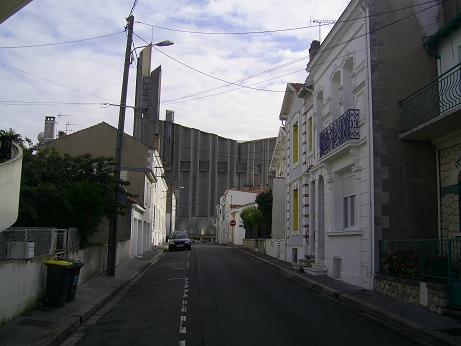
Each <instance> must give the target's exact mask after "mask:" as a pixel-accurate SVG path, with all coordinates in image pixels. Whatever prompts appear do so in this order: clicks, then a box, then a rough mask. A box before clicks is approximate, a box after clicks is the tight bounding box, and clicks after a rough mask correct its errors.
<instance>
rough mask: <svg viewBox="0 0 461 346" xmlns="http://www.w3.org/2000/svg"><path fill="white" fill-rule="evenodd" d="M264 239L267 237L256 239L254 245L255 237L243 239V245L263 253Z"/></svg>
mask: <svg viewBox="0 0 461 346" xmlns="http://www.w3.org/2000/svg"><path fill="white" fill-rule="evenodd" d="M266 240H267V239H258V243H257V245H256V239H243V247H246V248H249V249H252V250H256V249H258V252H261V253H263V254H265V253H266Z"/></svg>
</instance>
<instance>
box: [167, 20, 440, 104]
mask: <svg viewBox="0 0 461 346" xmlns="http://www.w3.org/2000/svg"><path fill="white" fill-rule="evenodd" d="M434 24H436V22H435V21H434V22H431V23H429V24H427V25H424V26H423V27H424V28H425V27H428V26H431V25H434ZM410 32H411V33H414V32H417V33H418V34H419V33H420V28H417V29H415V30H412V31H410ZM410 32H407V33H405V34H399V35H398V36H393V37H390V38H389V39H387V40H384V41H382V43H385V42H390V41H394V40H395V39H396V38H397V37H402V36H407V35H408V34H409V33H410ZM367 49H368V48H367V47H366V48H362V49H357V50H355V51H352V52H348V53H346V54H344V55H340V56H337V57H335V58H333V59H329V60H324V61H322V62H319V63H316V64H313V65H311V67H316V66H321V65H325V64H328V63H330V62H333V61H335V60H338V59H342V58H345V57H347V56H350V55H352V54H355V53H358V52H361V51H364V50H367ZM301 71H305V68H303V69H301V70H297V71H294V72H291V73H287V74H286V75H281V76H277V77H274V78H273V79H277V78H281V77H284V76H288V75H291V74H294V73H297V72H301ZM261 74H263V73H259V74H257V75H261ZM246 79H250V78H243V79H242V80H246ZM270 80H272V78H271V79H267V80H263V81H261V82H257V83H254V84H250V86H252V85H255V84H259V83H264V82H268V81H270ZM226 87H229V85H227V84H226V85H222V86H219V87H215V88H212V89H207V90H204V91H201V92H197V93H195V94H190V95H186V96H183V97H179V98H176V99H171V100H166V101H163V102H161V103H162V104H167V105H170V104H177V103H184V102H189V101H195V100H200V99H204V98H208V97H213V96H218V95H223V94H227V93H230V92H234V91H237V90H240V89H242V88H240V87H239V88H234V89H231V90H225V91H222V92H219V93H214V94H209V95H204V96H201V97H193V96H194V95H200V94H204V93H206V92H209V91H214V90H218V89H222V88H226Z"/></svg>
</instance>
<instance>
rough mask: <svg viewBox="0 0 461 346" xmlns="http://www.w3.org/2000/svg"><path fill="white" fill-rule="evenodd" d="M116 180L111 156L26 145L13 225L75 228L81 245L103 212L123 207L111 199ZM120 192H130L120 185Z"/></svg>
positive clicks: (86, 241)
mask: <svg viewBox="0 0 461 346" xmlns="http://www.w3.org/2000/svg"><path fill="white" fill-rule="evenodd" d="M115 183H116V178H115V177H114V174H113V159H112V158H107V157H96V158H93V157H91V156H90V155H81V156H76V157H72V156H70V155H64V156H62V155H59V154H58V153H57V152H56V151H54V150H51V151H50V150H46V149H45V150H39V151H38V152H34V150H33V148H30V149H26V150H24V157H23V169H22V181H21V193H20V200H19V217H18V221H17V223H16V225H17V226H41V227H43V226H52V227H58V228H69V227H76V228H77V229H78V230H79V233H80V245H81V247H84V246H85V245H87V244H88V239H89V237H90V236H91V235H92V234H94V233H95V232H96V230H97V229H98V226H99V223H100V222H101V220H102V219H103V217H106V218H111V217H112V216H113V215H114V213H118V214H123V212H124V210H125V207H124V206H123V205H121V204H119V203H118V202H117V201H116V200H115V194H114V189H115ZM121 184H122V185H127V183H126V182H123V181H122V182H121ZM119 193H121V194H123V195H125V196H129V194H128V193H127V192H126V190H125V189H123V188H122V189H121V190H120V191H119Z"/></svg>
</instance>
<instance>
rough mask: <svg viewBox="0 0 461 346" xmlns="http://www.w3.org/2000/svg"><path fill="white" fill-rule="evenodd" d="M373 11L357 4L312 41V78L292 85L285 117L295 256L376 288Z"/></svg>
mask: <svg viewBox="0 0 461 346" xmlns="http://www.w3.org/2000/svg"><path fill="white" fill-rule="evenodd" d="M366 16H367V12H366V10H365V8H364V7H363V6H361V1H353V2H351V3H350V4H349V5H348V7H347V8H346V10H345V11H344V12H343V14H342V15H341V17H340V18H339V20H338V22H337V24H336V25H335V26H334V27H333V28H332V30H331V32H330V33H329V35H328V36H327V37H326V39H325V41H324V42H323V43H322V45H321V46H320V44H319V42H318V41H314V42H313V43H312V45H311V49H310V61H309V64H308V65H307V72H308V77H307V79H306V82H305V83H304V85H302V87H301V90H299V84H298V83H289V84H288V85H287V89H286V93H285V97H284V100H283V105H282V110H281V112H280V119H281V120H282V121H285V122H286V123H285V128H286V133H287V141H286V142H287V149H286V153H287V168H286V176H287V179H286V206H287V207H286V220H287V226H286V232H287V234H286V235H287V245H286V246H287V255H286V257H287V260H288V261H290V262H292V263H296V262H297V261H299V260H301V259H306V260H309V261H310V262H312V266H311V267H310V268H309V269H308V271H309V272H310V273H311V274H314V275H329V276H332V277H335V278H338V279H341V280H343V281H345V282H347V283H350V284H353V285H356V286H361V287H364V288H367V289H372V285H373V282H372V280H371V277H372V248H373V243H372V231H371V229H372V227H371V225H370V222H371V219H370V215H372V208H371V205H372V204H371V201H370V191H371V186H370V171H369V162H370V155H369V153H370V149H369V141H368V138H369V131H370V127H369V125H370V123H369V119H370V116H369V104H370V96H369V92H368V79H369V78H370V76H369V68H368V66H369V63H368V59H367V57H368V55H367V35H366V33H367V21H366ZM352 18H354V20H349V19H352ZM357 18H363V19H359V20H358V19H357ZM339 43H341V44H339ZM299 91H300V92H299Z"/></svg>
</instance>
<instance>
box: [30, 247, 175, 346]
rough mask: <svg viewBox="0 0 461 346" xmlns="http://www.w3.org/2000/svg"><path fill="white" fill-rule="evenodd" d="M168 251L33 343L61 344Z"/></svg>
mask: <svg viewBox="0 0 461 346" xmlns="http://www.w3.org/2000/svg"><path fill="white" fill-rule="evenodd" d="M165 251H166V247H164V248H163V250H162V251H160V253H158V254H157V255H155V256H154V257H153V258H152V259H150V260H149V261H147V262H146V263H145V264H143V265H141V266H140V267H139V268H138V270H137V271H136V272H135V273H134V274H133V275H132V276H131V277H129V278H128V279H126V280H124V281H123V282H122V283H121V284H120V285H119V286H117V287H115V288H114V289H112V290H111V291H109V292H108V293H107V294H106V295H104V296H103V298H102V299H100V300H99V301H98V302H97V303H96V304H94V305H92V306H91V307H90V308H89V309H88V310H86V311H83V312H81V313H80V314H77V315H74V316H70V317H68V318H66V319H65V320H64V322H63V323H61V324H60V325H59V326H57V327H56V328H54V329H52V330H50V332H49V333H48V334H47V335H45V336H43V337H42V338H40V339H39V340H38V341H37V342H36V343H33V345H36V346H58V345H60V344H61V343H62V342H63V341H64V340H65V339H66V338H67V337H68V336H69V335H71V334H72V333H73V332H75V331H76V330H77V329H78V328H80V326H81V325H82V324H83V323H85V321H87V320H88V319H89V318H90V317H91V316H93V315H94V314H95V313H96V312H97V311H98V310H99V309H101V308H102V307H103V306H104V305H106V304H107V303H108V302H109V301H110V300H111V299H112V298H113V297H114V296H116V295H117V293H118V292H120V291H121V290H122V289H123V288H125V287H126V286H127V285H128V284H129V283H130V282H132V281H133V280H134V279H135V278H137V277H138V276H139V275H141V274H142V273H143V272H144V271H145V270H146V269H147V268H149V267H150V266H152V265H153V264H154V263H155V262H156V261H157V260H158V259H159V258H160V257H161V256H162V255H163V253H164V252H165Z"/></svg>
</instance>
